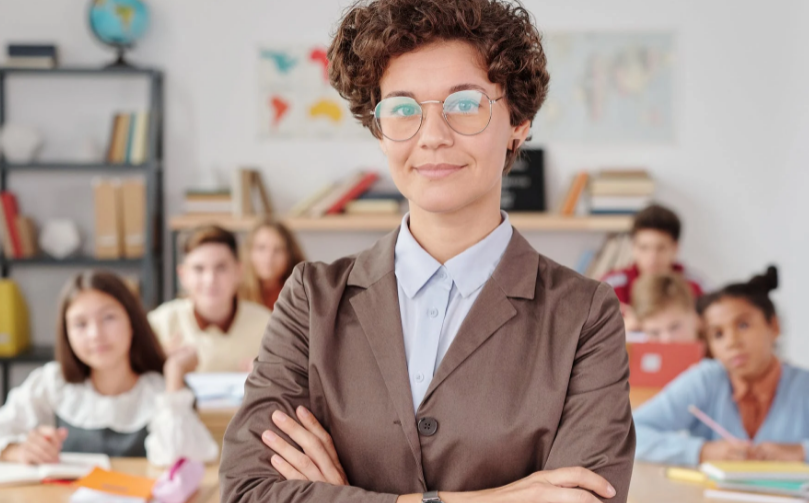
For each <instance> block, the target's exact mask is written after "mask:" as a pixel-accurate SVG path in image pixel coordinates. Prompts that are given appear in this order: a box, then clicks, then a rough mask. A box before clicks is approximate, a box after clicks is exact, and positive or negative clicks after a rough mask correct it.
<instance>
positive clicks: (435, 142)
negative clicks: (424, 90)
mask: <svg viewBox="0 0 809 503" xmlns="http://www.w3.org/2000/svg"><path fill="white" fill-rule="evenodd" d="M421 107H422V114H423V116H422V119H421V121H422V122H421V129H419V133H418V134H419V139H418V145H419V147H422V148H428V149H436V148H439V147H442V146H449V145H452V141H453V138H452V134H453V131H452V128H450V127H449V124H447V121H445V120H444V116H443V106H442V104H441V103H425V104H423V105H422V106H421Z"/></svg>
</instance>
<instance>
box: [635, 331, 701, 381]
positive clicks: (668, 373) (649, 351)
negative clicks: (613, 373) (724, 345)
mask: <svg viewBox="0 0 809 503" xmlns="http://www.w3.org/2000/svg"><path fill="white" fill-rule="evenodd" d="M627 349H628V350H629V385H630V386H635V387H639V388H662V387H664V386H665V385H667V384H668V383H670V382H671V381H673V380H674V379H675V378H676V377H677V376H678V375H680V374H681V373H683V372H685V371H686V370H688V369H689V368H690V367H691V366H692V365H696V364H697V363H699V362H700V360H702V358H703V357H704V356H705V345H704V344H703V343H702V342H668V343H667V342H642V343H635V344H630V345H629V346H628V348H627Z"/></svg>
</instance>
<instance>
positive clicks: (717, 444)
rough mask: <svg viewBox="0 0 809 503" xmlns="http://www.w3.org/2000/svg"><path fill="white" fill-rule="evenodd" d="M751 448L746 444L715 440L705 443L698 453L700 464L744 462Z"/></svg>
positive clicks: (748, 456) (749, 455)
mask: <svg viewBox="0 0 809 503" xmlns="http://www.w3.org/2000/svg"><path fill="white" fill-rule="evenodd" d="M750 457H751V448H750V444H749V443H747V442H741V441H739V442H729V441H727V440H716V441H713V442H705V443H704V444H703V445H702V450H701V451H700V453H699V460H700V462H701V463H702V462H705V461H744V460H745V459H750Z"/></svg>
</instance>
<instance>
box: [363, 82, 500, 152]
mask: <svg viewBox="0 0 809 503" xmlns="http://www.w3.org/2000/svg"><path fill="white" fill-rule="evenodd" d="M464 91H475V92H478V93H480V94H482V95H483V96H484V97H485V98H486V101H488V102H489V118H488V120H486V125H485V126H483V129H481V130H480V131H478V132H477V133H461V132H459V131H457V130H456V129H455V128H454V127H452V124H450V123H449V119H447V114H446V112H445V111H444V103H446V101H447V99H446V98H444V99H443V100H427V101H416V99H415V98H413V97H412V96H390V98H410V99H412V100H413V101H415V102H416V105H418V106H419V109H421V114H420V118H419V127H418V128H416V131H415V132H414V133H413V134H412V135H411V136H410V137H409V138H405V139H403V140H394V139H393V138H391V137H390V136H388V135H386V134H385V132H384V131H382V126H381V125H380V124H379V117H377V116H376V109H377V108H378V107H379V104H380V103H382V102H383V101H385V100H386V99H389V98H383V99H381V100H379V102H378V103H377V104H376V106H374V109H373V111H371V113H370V115H371V116H372V117H373V118H374V124H375V125H376V127H377V129H379V133H380V134H381V135H382V136H384V137H385V138H387V139H388V140H390V141H398V142H401V141H408V140H412V139H413V138H414V137H415V136H416V135H417V134H419V131H421V126H422V125H423V124H424V107H423V106H422V105H429V104H431V103H436V104H438V103H440V104H441V117H443V118H444V122H446V123H447V126H449V128H450V129H451V130H453V131H454V132H455V133H457V134H459V135H461V136H476V135H479V134H480V133H482V132H484V131H486V128H487V127H489V124H491V122H492V110H494V104H495V103H497V102H498V101H500V100H502V99H503V98H505V97H506V95H505V94H504V95H502V96H500V97H499V98H495V99H491V98H489V95H488V94H486V93H484V92H483V91H481V90H479V89H461V90H459V91H455V92H454V93H450V94H449V95H447V98H449V97H450V96H452V95H453V94H456V93H461V92H464Z"/></svg>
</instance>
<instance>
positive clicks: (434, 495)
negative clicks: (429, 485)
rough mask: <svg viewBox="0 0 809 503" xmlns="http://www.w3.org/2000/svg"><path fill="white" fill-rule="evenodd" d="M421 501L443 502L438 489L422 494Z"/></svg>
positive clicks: (430, 502) (424, 502)
mask: <svg viewBox="0 0 809 503" xmlns="http://www.w3.org/2000/svg"><path fill="white" fill-rule="evenodd" d="M421 503H443V502H442V501H441V498H439V497H438V491H429V492H426V493H424V494H423V495H422V496H421Z"/></svg>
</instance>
